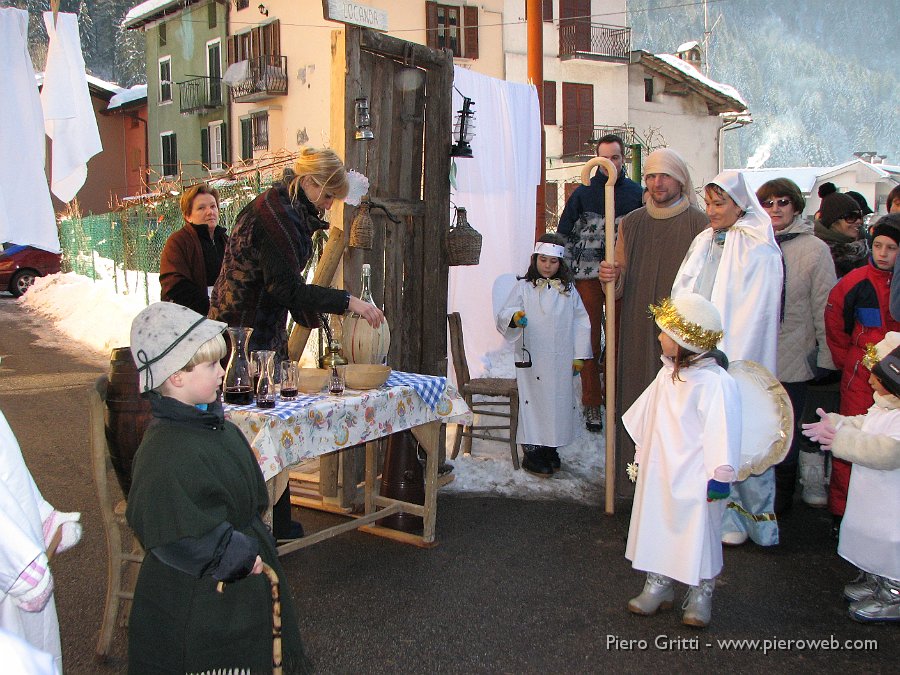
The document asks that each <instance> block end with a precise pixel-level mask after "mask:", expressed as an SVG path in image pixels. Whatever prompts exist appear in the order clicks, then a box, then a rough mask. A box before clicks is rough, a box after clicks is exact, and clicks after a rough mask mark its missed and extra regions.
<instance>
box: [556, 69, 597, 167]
mask: <svg viewBox="0 0 900 675" xmlns="http://www.w3.org/2000/svg"><path fill="white" fill-rule="evenodd" d="M562 94H563V96H562V106H563V110H562V118H563V129H562V131H563V155H564V156H572V155H584V154H587V155H588V156H590V155H593V154H594V153H593V152H592V151H591V148H590V140H591V138H592V136H593V133H594V86H593V85H591V84H577V83H573V82H563V85H562Z"/></svg>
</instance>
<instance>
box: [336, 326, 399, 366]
mask: <svg viewBox="0 0 900 675" xmlns="http://www.w3.org/2000/svg"><path fill="white" fill-rule="evenodd" d="M343 334H344V337H343V345H344V356H345V357H346V358H347V361H349V362H350V363H384V360H385V358H387V354H388V350H390V348H391V329H390V328H389V327H388V322H387V319H385V320H384V321H383V322H382V323H381V325H380V326H379V327H378V328H372V327H371V326H370V325H369V322H368V321H366V320H365V319H363V318H362V317H361V316H359V315H357V314H350V315H349V316H347V318H345V319H344V323H343Z"/></svg>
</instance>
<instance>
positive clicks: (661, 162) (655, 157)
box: [644, 148, 697, 206]
mask: <svg viewBox="0 0 900 675" xmlns="http://www.w3.org/2000/svg"><path fill="white" fill-rule="evenodd" d="M648 173H664V174H667V175H669V176H672V178H674V179H675V180H677V181H678V182H679V183H681V194H683V195H684V196H685V197H687V199H688V202H689V203H690V204H693V205H694V206H697V195H696V194H694V184H693V183H692V182H691V174H690V172H689V171H688V167H687V164H685V161H684V160H683V159H682V158H681V155H679V154H678V153H677V152H675V151H674V150H672V148H657V149H656V150H654V151H653V152H651V153H650V154H649V155H647V161H646V162H645V163H644V175H645V176H646V175H647V174H648Z"/></svg>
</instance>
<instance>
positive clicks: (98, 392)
mask: <svg viewBox="0 0 900 675" xmlns="http://www.w3.org/2000/svg"><path fill="white" fill-rule="evenodd" d="M108 384H109V379H108V378H107V376H106V375H103V376H101V377H99V378H98V379H97V381H96V383H95V384H94V386H93V387H91V388H90V390H89V391H88V399H89V409H90V435H91V458H92V463H93V468H94V485H95V486H96V488H97V497H98V498H99V500H100V515H101V517H102V518H103V529H104V530H105V531H106V548H107V552H108V556H109V571H108V576H107V584H106V604H105V607H104V609H103V623H102V624H101V625H100V637H99V639H98V640H97V650H96V656H97V659H98V660H104V659H106V657H107V655H108V653H109V648H110V645H111V644H112V637H113V631H114V630H115V627H116V618H117V617H118V615H119V610H120V609H121V610H122V615H121V617H120V623H121V625H123V626H126V625H128V615H129V614H130V612H131V601H132V599H133V598H134V584H135V580H136V579H137V572H138V569H139V568H140V564H141V561H142V560H143V559H144V553H143V550H142V549H141V545H140V544H139V543H138V541H137V539H136V538H135V536H134V533H133V532H132V531H131V528H129V527H128V523H127V522H126V520H125V507H126V502H125V499H124V498H123V496H122V493H121V491H120V490H119V489H118V481H117V480H116V478H115V472H114V471H113V466H112V462H111V461H110V458H109V446H108V444H107V441H106V425H105V421H104V420H105V409H106V388H107V386H108ZM110 485H115V486H116V488H115V489H113V488H111V487H110ZM123 541H124V542H126V543H127V544H129V546H128V549H127V550H130V551H131V552H130V553H127V552H125V550H123Z"/></svg>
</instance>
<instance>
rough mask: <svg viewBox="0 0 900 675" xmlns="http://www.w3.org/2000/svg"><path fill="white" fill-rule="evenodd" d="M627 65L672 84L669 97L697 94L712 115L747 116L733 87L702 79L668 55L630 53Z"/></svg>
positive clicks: (685, 64)
mask: <svg viewBox="0 0 900 675" xmlns="http://www.w3.org/2000/svg"><path fill="white" fill-rule="evenodd" d="M631 62H632V63H640V64H641V65H643V66H644V67H645V68H647V69H648V70H651V71H653V72H655V73H657V74H659V75H661V76H662V77H665V78H667V79H668V80H670V81H671V82H672V83H673V84H672V86H667V87H666V93H670V94H691V93H693V94H697V95H699V96H702V97H703V98H705V99H706V101H707V106H708V107H709V111H710V113H712V114H720V113H725V112H735V113H742V112H747V110H748V108H747V102H746V101H744V99H743V97H742V96H741V95H740V94H739V93H738V90H737V89H735V88H734V87H732V86H730V85H727V84H722V83H721V82H716V81H715V80H711V79H710V78H708V77H706V75H704V74H703V73H701V72H700V71H699V70H697V69H696V68H694V66H692V65H691V64H689V63H687V62H686V61H682V60H681V59H680V58H678V57H677V56H674V55H672V54H651V53H650V52H647V51H644V50H643V49H636V50H635V51H633V52H631Z"/></svg>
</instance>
